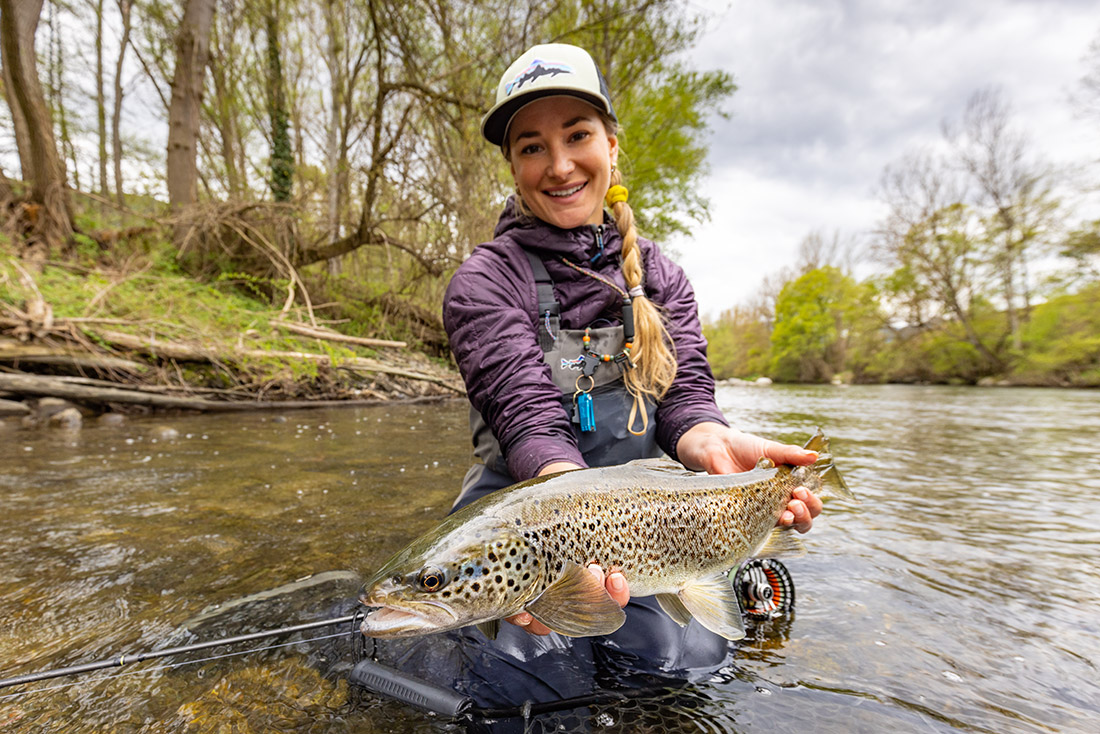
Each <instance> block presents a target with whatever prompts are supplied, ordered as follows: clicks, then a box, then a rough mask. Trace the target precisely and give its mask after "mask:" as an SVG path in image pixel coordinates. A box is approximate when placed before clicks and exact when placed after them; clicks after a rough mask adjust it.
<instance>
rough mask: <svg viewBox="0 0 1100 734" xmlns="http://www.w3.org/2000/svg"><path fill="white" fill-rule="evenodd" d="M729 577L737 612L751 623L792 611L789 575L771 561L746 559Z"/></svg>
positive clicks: (771, 559)
mask: <svg viewBox="0 0 1100 734" xmlns="http://www.w3.org/2000/svg"><path fill="white" fill-rule="evenodd" d="M731 575H732V577H733V590H734V591H735V592H736V593H737V599H738V601H739V602H740V603H741V612H742V614H744V615H745V616H747V617H749V618H751V619H774V618H775V617H779V616H781V615H784V614H787V613H788V612H790V611H791V609H793V608H794V580H793V579H792V578H791V572H790V571H788V570H787V567H786V566H784V565H783V564H782V563H780V562H779V561H777V560H775V559H773V558H750V559H749V560H747V561H745V562H744V563H742V564H741V565H740V566H739V567H738V569H737V571H736V572H735V573H733V574H731Z"/></svg>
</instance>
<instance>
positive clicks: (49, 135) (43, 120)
mask: <svg viewBox="0 0 1100 734" xmlns="http://www.w3.org/2000/svg"><path fill="white" fill-rule="evenodd" d="M42 2H43V0H0V57H2V59H3V64H4V69H5V72H6V73H7V75H8V77H9V78H10V80H11V81H10V87H9V88H8V97H9V100H10V102H12V103H13V104H12V115H13V117H19V116H22V118H23V119H24V120H25V121H26V123H27V135H28V139H27V141H26V142H27V150H26V151H25V155H26V156H27V157H23V156H24V151H23V150H22V149H21V150H20V164H21V165H22V168H23V178H24V179H26V180H28V182H29V183H30V185H31V189H30V194H29V197H28V199H29V202H30V203H32V204H36V205H39V206H40V207H41V209H40V211H39V213H38V217H37V220H36V221H35V222H34V223H33V226H32V228H31V231H30V234H29V236H28V237H27V245H28V248H30V249H31V250H32V251H33V250H36V249H42V250H44V251H43V252H38V253H36V255H35V256H36V257H37V256H45V255H46V254H48V252H49V250H51V249H54V248H55V247H59V246H60V245H62V243H64V242H65V241H67V240H68V238H69V236H70V235H71V234H72V231H73V217H72V200H71V198H70V195H69V190H68V187H67V185H66V183H65V168H64V165H63V164H62V162H61V159H60V158H59V157H58V154H57V145H56V144H55V142H54V138H53V124H52V123H51V121H50V114H49V110H48V108H47V107H46V98H45V95H44V94H43V92H42V85H41V83H40V82H39V80H38V71H37V67H36V62H35V53H34V33H35V29H36V28H37V27H38V19H39V16H40V14H41V12H42ZM16 110H18V112H17V111H16Z"/></svg>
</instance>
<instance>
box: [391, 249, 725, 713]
mask: <svg viewBox="0 0 1100 734" xmlns="http://www.w3.org/2000/svg"><path fill="white" fill-rule="evenodd" d="M524 252H525V253H526V254H527V259H528V261H529V262H530V263H531V270H532V272H533V274H534V279H535V286H536V291H537V294H538V309H539V313H538V322H539V326H538V338H539V344H540V346H541V347H542V352H543V360H545V362H546V364H547V365H548V366H549V368H550V374H551V375H552V376H553V380H554V384H556V385H557V386H558V387H559V388H560V389H561V392H562V397H561V404H562V408H563V410H565V411H566V413H567V414H568V415H569V416H570V419H571V425H572V427H573V434H574V436H575V437H576V439H577V445H578V447H579V448H580V451H581V455H582V456H583V457H584V460H585V462H586V463H587V464H588V465H589V466H609V465H613V464H622V463H625V462H628V461H633V460H634V459H645V458H655V457H658V456H660V455H661V454H662V451H661V449H660V448H659V447H658V446H657V440H656V425H655V424H656V421H654V420H649V421H646V422H645V425H644V429H642V430H638V432H637V433H635V432H633V431H631V430H630V426H629V424H630V422H631V418H632V416H631V408H634V407H635V400H634V396H633V395H631V394H630V393H629V392H628V391H627V389H626V386H625V385H624V384H623V379H622V374H621V371H620V369H619V366H618V364H616V363H615V361H614V358H612V359H611V360H610V361H603V360H598V362H599V363H598V365H596V364H593V361H592V360H591V359H589V360H587V362H588V372H589V373H590V374H588V375H587V376H586V370H585V364H586V359H585V355H586V354H589V353H594V354H597V355H604V354H621V351H620V350H622V348H623V346H624V343H625V336H626V334H624V329H623V327H622V326H611V327H601V328H589V329H586V330H578V329H561V328H560V321H561V319H560V315H561V307H560V305H559V304H558V302H557V300H556V299H555V298H554V291H553V283H552V281H551V280H550V275H549V274H548V273H547V272H546V266H545V265H543V263H542V261H541V260H540V259H539V258H538V256H537V255H534V254H532V253H530V252H526V251H524ZM586 332H587V334H588V336H589V341H588V342H587V343H586V342H585V338H584V337H585V334H586ZM579 393H584V394H587V395H588V396H589V397H590V398H591V401H592V404H591V406H590V407H591V408H592V416H591V418H593V419H594V420H593V421H592V423H594V425H586V426H583V428H590V429H591V430H582V425H581V421H582V419H586V416H584V415H582V414H581V409H580V406H579V405H578V402H579V398H580V396H579ZM645 409H646V411H647V413H648V415H650V416H652V415H653V414H654V410H655V404H654V403H653V401H652V400H647V401H646V403H645ZM637 428H638V427H637V426H635V429H637ZM470 430H471V433H472V435H473V442H474V454H475V455H476V456H477V457H478V459H480V460H481V463H478V464H475V465H474V466H472V467H471V468H470V470H469V471H468V472H467V473H466V477H465V479H464V480H463V483H462V492H461V494H459V496H458V499H456V500H455V504H454V507H453V508H452V510H451V511H452V512H454V511H455V510H457V509H459V508H461V507H464V506H465V505H467V504H469V503H470V502H473V501H474V500H476V499H478V498H480V497H484V496H485V495H487V494H489V493H490V492H494V491H496V490H498V489H503V488H504V487H507V486H509V485H511V484H513V483H514V480H513V479H512V477H511V475H510V474H509V473H508V466H507V462H506V461H505V458H504V455H503V452H502V451H501V447H500V443H499V442H498V441H497V440H496V437H495V436H494V435H493V432H492V430H491V429H490V428H489V426H488V425H487V424H486V422H485V420H484V418H483V417H482V416H481V414H480V413H478V412H477V411H476V410H474V409H473V408H471V410H470ZM624 611H625V612H626V615H627V618H626V622H625V623H624V624H623V626H622V627H620V628H619V629H618V630H616V631H615V632H613V633H611V634H610V635H604V636H601V637H577V638H570V637H562V636H560V635H556V634H551V635H548V636H546V637H539V636H536V635H532V634H528V633H527V632H526V631H525V630H524V629H523V628H520V627H517V626H515V625H513V624H502V625H501V626H500V631H499V632H498V635H497V638H496V639H495V640H488V639H487V638H485V637H484V636H483V635H482V634H481V633H480V632H477V631H474V628H472V627H467V628H463V629H461V630H456V631H454V632H451V633H447V635H448V639H450V640H452V641H453V642H454V643H455V647H454V649H453V651H452V652H451V653H450V654H447V655H443V656H442V657H440V656H438V655H434V656H433V655H429V654H428V652H427V651H426V650H425V648H426V645H425V644H421V645H414V647H413V649H414V650H416V651H417V652H411V651H410V652H407V653H406V654H405V655H403V656H402V658H401V660H402V662H403V664H409V661H411V660H420V659H421V658H423V659H425V660H430V662H429V663H425V665H426V667H427V668H430V669H431V670H430V671H427V670H426V671H425V673H426V675H431V676H433V677H434V678H435V679H440V678H447V677H448V676H449V681H448V684H447V685H449V686H450V687H452V688H454V689H455V690H458V691H461V692H462V693H464V694H465V695H468V696H470V697H471V698H472V699H473V700H474V701H475V702H476V703H477V704H478V705H481V706H508V705H516V704H519V703H522V702H524V701H555V700H560V699H563V698H570V697H575V696H580V695H585V694H587V693H589V692H591V691H592V690H593V688H594V687H597V685H598V683H599V681H604V680H616V681H619V683H620V684H626V685H630V684H631V682H632V681H634V680H635V679H636V678H642V679H646V680H648V678H646V677H647V676H651V675H659V676H662V677H664V676H670V675H671V676H673V677H680V676H684V677H688V678H690V677H691V671H703V672H704V673H705V674H708V675H709V673H710V672H711V671H713V670H715V669H717V668H718V667H720V666H721V665H722V664H724V662H726V661H727V659H728V655H729V653H730V649H731V648H730V646H729V645H728V643H727V641H726V640H725V639H724V638H722V637H719V636H718V635H716V634H714V633H712V632H710V631H708V630H706V629H705V628H703V627H702V626H701V625H699V624H694V623H693V624H690V625H688V626H687V627H680V626H679V625H678V624H676V623H675V622H674V621H672V619H671V618H670V617H669V616H668V615H667V614H665V613H664V612H663V611H662V610H661V609H660V608H659V607H658V605H657V602H656V601H655V598H654V597H634V598H632V599H631V600H630V603H629V604H627V605H626V607H625V609H624ZM422 639H423V640H429V639H431V637H426V638H422ZM450 664H453V665H455V666H456V668H455V669H452V668H451V667H450Z"/></svg>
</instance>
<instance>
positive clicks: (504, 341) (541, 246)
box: [443, 199, 726, 481]
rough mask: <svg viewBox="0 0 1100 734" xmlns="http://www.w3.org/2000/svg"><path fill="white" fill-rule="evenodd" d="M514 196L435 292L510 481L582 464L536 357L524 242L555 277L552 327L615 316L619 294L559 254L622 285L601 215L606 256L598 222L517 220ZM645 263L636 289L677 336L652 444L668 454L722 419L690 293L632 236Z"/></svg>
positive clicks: (679, 274)
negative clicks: (558, 464)
mask: <svg viewBox="0 0 1100 734" xmlns="http://www.w3.org/2000/svg"><path fill="white" fill-rule="evenodd" d="M512 203H513V202H512V200H511V199H509V201H508V204H507V205H506V206H505V208H504V212H503V213H502V214H501V217H500V221H499V222H498V223H497V227H496V232H495V233H494V238H493V240H492V241H491V242H486V243H484V244H481V245H479V246H478V247H477V248H475V249H474V251H473V253H472V254H471V255H470V257H469V259H468V260H466V262H464V263H463V264H462V265H461V267H459V269H458V271H457V272H455V275H454V277H453V278H452V279H451V282H450V285H448V287H447V293H446V296H445V297H444V299H443V323H444V325H445V327H446V329H447V334H448V336H449V337H450V341H451V349H452V351H453V352H454V355H455V358H456V359H457V361H458V366H459V369H460V370H461V372H462V377H463V379H464V380H465V381H466V390H467V393H468V395H469V398H470V402H471V404H472V405H473V407H474V408H475V409H476V410H478V411H479V412H480V413H481V415H482V416H483V417H484V418H485V421H486V422H487V423H488V425H489V427H490V428H491V429H492V431H493V435H494V436H496V438H497V440H498V441H499V442H500V445H501V448H502V449H503V451H504V455H505V457H507V461H508V469H509V471H510V472H511V474H512V477H513V479H515V480H516V481H522V480H524V479H529V478H531V477H533V476H536V475H537V474H538V472H539V470H540V469H542V467H544V466H546V465H547V464H550V463H551V462H555V461H571V462H574V463H576V464H579V465H581V466H584V465H585V462H584V459H583V458H582V457H581V454H580V451H579V450H578V449H577V444H576V441H575V439H574V437H573V431H572V429H571V427H570V423H569V416H568V415H567V413H566V410H565V409H564V408H563V407H562V400H561V390H559V389H558V387H557V386H555V385H554V383H553V381H552V380H551V378H550V369H549V367H548V366H547V365H546V363H545V362H544V361H543V356H542V350H541V348H540V347H539V342H538V331H537V324H536V313H535V312H536V310H537V308H538V305H537V298H536V295H535V281H534V275H533V274H532V273H531V264H530V263H529V262H528V260H527V256H526V255H525V254H524V253H523V251H522V250H521V249H520V248H521V247H522V248H525V249H527V250H529V251H531V252H534V253H536V254H537V255H539V256H540V257H541V258H542V260H543V262H544V263H545V264H546V269H547V271H548V272H549V273H550V278H551V279H552V280H553V281H554V295H555V296H556V297H557V299H558V302H559V304H560V305H561V328H563V329H584V328H585V327H586V326H592V325H597V326H601V325H602V326H606V325H609V324H608V323H605V322H601V323H599V324H594V323H593V322H596V321H597V320H600V319H606V321H607V322H611V324H618V323H621V320H622V296H620V295H619V294H618V293H616V292H615V291H614V290H612V289H611V288H608V287H607V286H606V285H605V284H603V283H600V282H599V281H597V280H595V279H594V278H590V277H588V276H585V275H582V274H580V273H577V272H576V271H575V270H573V269H572V268H570V267H568V266H566V265H565V264H564V263H562V262H561V261H560V260H559V258H561V257H565V258H567V259H569V260H571V261H572V262H574V263H579V264H580V265H582V266H583V267H586V268H588V269H589V270H592V271H594V272H597V273H599V274H600V275H601V276H603V277H604V278H607V279H608V280H611V281H612V282H614V283H616V284H617V285H618V286H619V287H620V288H623V289H624V290H625V289H626V286H625V284H624V282H623V276H622V273H621V272H620V270H619V253H620V251H621V246H622V239H621V238H620V236H619V232H618V230H616V229H615V224H614V220H613V219H611V218H610V217H609V216H607V215H606V214H605V225H604V227H603V237H602V239H603V243H604V255H603V257H601V258H600V259H598V260H597V261H596V264H595V265H589V259H590V258H591V257H592V256H593V255H595V254H596V252H597V245H596V228H595V227H594V226H584V227H577V228H576V229H569V230H566V229H558V228H557V227H554V226H552V225H549V224H546V223H545V222H542V221H540V220H538V219H534V218H522V219H521V218H517V217H516V216H515V214H514V213H513V208H512ZM639 244H640V245H641V250H642V255H643V257H644V260H645V290H646V295H647V296H648V297H649V298H650V299H651V300H652V301H653V302H654V303H656V304H658V305H660V306H661V307H663V309H664V315H665V320H666V321H665V323H666V326H667V328H668V332H669V336H670V337H671V338H672V341H673V343H674V345H675V350H676V361H677V365H678V366H677V373H676V379H675V381H673V383H672V386H671V388H670V389H669V391H668V393H667V394H666V395H665V397H664V399H663V400H662V401H661V403H660V405H658V406H657V413H656V416H655V418H656V421H657V443H658V445H659V446H660V447H661V448H662V449H663V450H664V451H665V452H667V453H668V454H669V455H670V456H672V457H675V456H676V452H675V449H676V442H677V441H678V440H679V439H680V436H682V435H683V434H684V432H685V431H686V430H688V429H689V428H691V427H692V426H694V425H696V424H697V423H702V422H705V421H710V422H714V423H721V424H723V425H726V420H725V418H723V416H722V413H721V411H719V410H718V406H717V405H715V402H714V376H713V375H712V374H711V371H710V365H709V364H708V363H707V358H706V347H707V343H706V339H704V338H703V333H702V328H701V326H700V324H699V313H698V306H697V304H696V303H695V293H694V292H693V291H692V288H691V285H690V284H689V283H688V281H687V278H686V276H685V275H684V271H683V270H682V269H681V268H680V266H679V265H676V264H675V263H673V262H672V261H671V260H669V259H668V258H666V257H665V256H664V255H662V254H661V253H660V250H658V248H657V246H656V245H655V244H654V243H652V242H650V241H648V240H643V239H639Z"/></svg>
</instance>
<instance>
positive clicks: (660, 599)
mask: <svg viewBox="0 0 1100 734" xmlns="http://www.w3.org/2000/svg"><path fill="white" fill-rule="evenodd" d="M657 603H658V604H659V605H660V606H661V609H662V610H663V611H664V613H665V614H667V615H668V616H670V617H672V621H673V622H675V623H676V624H678V625H680V626H681V627H687V623H688V622H690V621H691V612H689V611H688V610H687V607H685V606H684V603H683V602H682V601H680V597H678V596H676V595H675V594H657Z"/></svg>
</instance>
